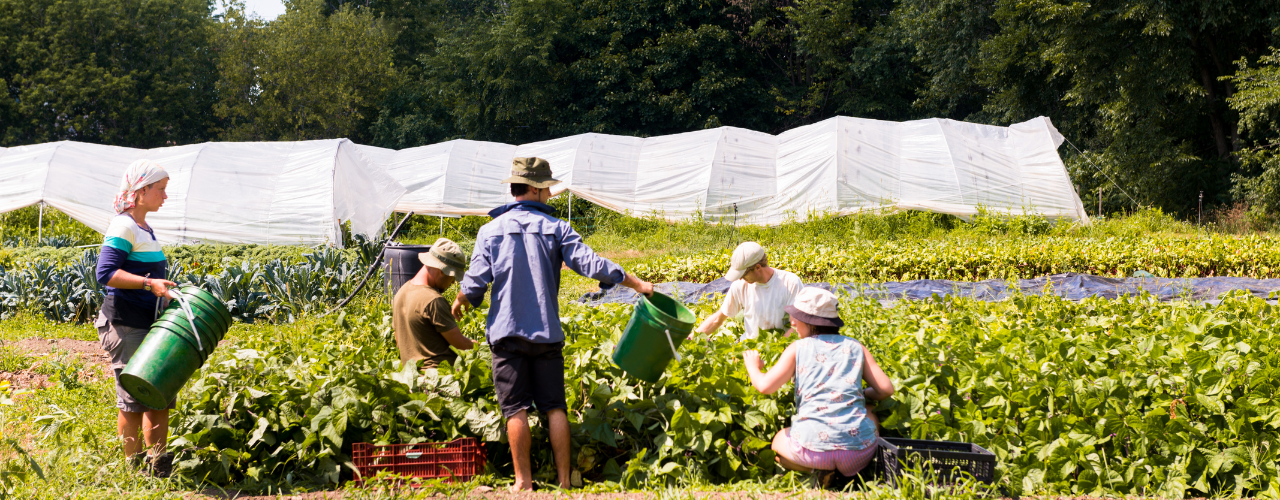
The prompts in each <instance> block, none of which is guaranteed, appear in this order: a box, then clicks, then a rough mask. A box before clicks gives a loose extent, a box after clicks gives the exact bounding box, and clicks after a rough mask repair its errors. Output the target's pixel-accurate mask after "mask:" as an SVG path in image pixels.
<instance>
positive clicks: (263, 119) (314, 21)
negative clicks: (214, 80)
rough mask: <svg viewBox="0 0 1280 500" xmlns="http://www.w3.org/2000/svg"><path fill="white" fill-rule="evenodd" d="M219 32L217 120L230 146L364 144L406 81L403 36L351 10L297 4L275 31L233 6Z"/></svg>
mask: <svg viewBox="0 0 1280 500" xmlns="http://www.w3.org/2000/svg"><path fill="white" fill-rule="evenodd" d="M219 28H220V31H219V33H218V50H219V58H218V69H219V73H220V78H219V80H218V84H217V88H218V95H219V100H218V103H217V104H216V105H215V106H214V112H215V113H216V114H217V116H218V117H219V118H221V119H222V124H221V129H220V135H221V137H222V138H223V139H225V140H237V141H246V140H254V141H263V140H304V139H322V138H334V137H349V138H352V139H355V140H364V139H365V138H366V135H365V132H366V131H367V128H368V122H369V121H370V119H371V118H372V117H373V116H375V115H376V108H375V106H376V105H377V104H378V103H379V102H380V101H381V100H382V98H383V94H384V93H385V92H386V91H387V89H388V88H391V87H392V86H393V85H394V83H395V80H396V78H397V76H398V73H397V71H396V68H395V66H394V63H393V60H394V46H393V41H394V40H395V37H396V33H395V31H393V30H392V29H391V28H390V27H388V26H387V24H386V23H385V22H384V21H383V20H382V19H381V18H379V17H377V16H376V15H375V14H374V13H373V12H371V11H367V10H357V9H355V8H354V7H352V6H351V5H346V6H343V7H340V8H338V9H337V10H335V11H332V12H327V11H326V5H325V4H324V3H323V2H321V1H320V0H291V1H290V2H289V3H288V10H287V12H286V13H285V14H283V15H281V16H280V17H279V18H277V19H275V20H274V21H271V22H269V23H268V22H264V21H262V20H260V19H258V18H250V17H247V16H246V15H245V12H244V9H243V7H242V6H237V5H233V6H231V7H230V8H229V9H228V10H227V14H226V18H225V21H224V22H223V23H222V24H221V25H220V26H219Z"/></svg>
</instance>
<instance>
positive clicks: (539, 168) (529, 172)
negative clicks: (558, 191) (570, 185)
mask: <svg viewBox="0 0 1280 500" xmlns="http://www.w3.org/2000/svg"><path fill="white" fill-rule="evenodd" d="M502 182H503V183H505V184H528V185H530V186H533V187H536V188H539V189H541V188H549V187H551V186H554V185H556V184H559V183H560V181H559V180H557V179H555V178H552V177H551V163H548V162H547V160H544V159H542V158H537V157H529V158H516V159H514V160H511V177H507V178H506V179H503V181H502Z"/></svg>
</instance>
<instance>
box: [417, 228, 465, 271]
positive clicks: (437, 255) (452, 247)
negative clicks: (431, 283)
mask: <svg viewBox="0 0 1280 500" xmlns="http://www.w3.org/2000/svg"><path fill="white" fill-rule="evenodd" d="M418 260H420V261H422V265H424V266H429V267H434V268H436V269H439V270H440V272H442V273H444V274H446V275H448V276H451V277H453V278H459V277H461V276H462V274H463V273H466V272H467V255H466V254H464V253H462V248H460V247H458V244H457V243H454V242H453V240H450V239H449V238H440V239H438V240H436V242H435V243H432V244H431V249H430V250H428V251H426V252H422V253H419V254H418Z"/></svg>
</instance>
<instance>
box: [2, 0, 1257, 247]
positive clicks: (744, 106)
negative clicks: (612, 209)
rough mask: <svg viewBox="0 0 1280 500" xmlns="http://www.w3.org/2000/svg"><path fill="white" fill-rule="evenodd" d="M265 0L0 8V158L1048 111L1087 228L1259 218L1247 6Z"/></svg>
mask: <svg viewBox="0 0 1280 500" xmlns="http://www.w3.org/2000/svg"><path fill="white" fill-rule="evenodd" d="M287 3H288V12H287V13H286V14H284V15H282V16H280V17H279V18H277V19H275V20H273V21H271V22H265V21H262V20H261V19H257V18H247V17H246V16H245V14H244V13H243V10H242V9H241V8H239V7H238V6H237V5H236V4H234V3H233V4H231V5H229V6H228V8H227V9H225V14H220V15H214V14H213V12H214V9H213V7H214V5H213V3H212V2H210V1H208V0H146V1H143V0H79V1H77V0H0V88H3V89H4V92H5V96H4V97H3V98H0V146H14V145H22V144H32V143H39V142H46V141H56V140H64V139H67V140H79V141H87V142H97V143H105V144H115V145H125V146H135V147H154V146H162V145H167V144H184V143H191V142H199V141H207V140H292V139H315V138H329V137H349V138H352V139H354V140H357V141H361V142H364V143H370V144H375V145H379V146H386V147H393V148H405V147H412V146H418V145H423V144H429V143H434V142H439V141H443V140H447V139H450V138H459V137H465V138H471V139H481V140H493V141H503V142H510V143H520V142H527V141H535V140H541V139H547V138H551V137H556V136H562V135H567V134H576V133H582V132H603V133H615V134H634V135H642V136H643V135H656V134H667V133H674V132H684V131H689V130H695V129H701V128H706V127H717V126H722V125H731V126H737V127H745V128H750V129H754V130H761V131H767V132H774V133H776V132H779V131H782V130H785V129H788V128H791V127H795V126H798V125H804V124H807V123H813V122H815V121H819V120H823V119H826V118H829V117H831V116H834V115H837V114H840V115H849V116H858V117H865V118H875V119H884V120H907V119H914V118H924V117H946V118H953V119H958V120H967V121H974V122H981V123H990V124H997V125H1006V124H1010V123H1014V122H1018V121H1022V120H1026V119H1028V118H1032V117H1035V116H1038V115H1046V116H1049V117H1051V118H1052V119H1053V120H1054V122H1055V124H1056V125H1057V126H1058V128H1059V129H1060V130H1061V131H1062V132H1063V133H1064V135H1066V137H1067V138H1068V139H1069V140H1070V141H1071V142H1072V143H1073V144H1074V146H1072V145H1064V146H1063V148H1062V150H1061V153H1062V154H1063V156H1064V157H1065V158H1067V162H1068V165H1069V168H1070V169H1071V172H1072V175H1073V177H1074V178H1075V180H1076V183H1077V186H1078V187H1079V189H1080V191H1081V193H1082V196H1083V197H1084V198H1085V199H1087V200H1089V203H1086V204H1087V205H1089V206H1090V207H1093V206H1095V202H1094V200H1095V197H1096V196H1099V193H1098V189H1099V188H1102V191H1101V196H1102V198H1103V201H1104V202H1105V207H1104V211H1106V212H1112V211H1117V210H1127V209H1133V208H1135V206H1134V205H1135V202H1136V203H1141V204H1144V205H1148V206H1155V207H1159V208H1162V209H1164V210H1165V211H1167V212H1171V213H1175V214H1184V215H1189V214H1192V213H1194V211H1195V210H1196V208H1197V202H1198V195H1199V192H1200V191H1204V194H1205V202H1206V205H1207V206H1210V207H1212V206H1215V205H1224V206H1225V205H1233V204H1237V203H1243V204H1247V205H1248V206H1249V207H1251V209H1252V212H1251V213H1252V219H1253V221H1254V222H1255V223H1263V224H1265V223H1267V222H1268V221H1274V220H1275V217H1276V215H1277V214H1280V155H1278V153H1277V149H1276V146H1277V144H1280V142H1278V140H1280V121H1278V120H1277V118H1278V117H1280V56H1277V52H1276V50H1277V49H1276V48H1277V47H1280V4H1277V3H1275V2H1273V1H1270V0H1213V1H1210V0H1194V1H1184V2H1163V1H1157V0H1126V1H1120V0H1098V1H1092V2H1079V1H1067V0H1042V1H1033V2H1026V1H1015V0H630V1H619V0H585V1H569V0H515V1H503V0H361V1H359V2H354V1H344V0H331V1H327V2H326V1H321V0H288V2H287ZM1076 147H1078V148H1079V152H1077V150H1076ZM1104 172H1105V174H1106V175H1109V176H1111V177H1113V178H1114V179H1115V181H1116V183H1117V184H1118V185H1120V186H1123V188H1124V190H1126V191H1128V192H1129V193H1130V194H1132V195H1133V197H1134V198H1135V200H1130V199H1129V197H1128V196H1126V195H1125V194H1123V193H1122V192H1121V191H1120V190H1119V189H1117V188H1116V186H1115V185H1113V184H1112V183H1111V182H1110V181H1108V180H1107V179H1106V176H1105V175H1103V173H1104Z"/></svg>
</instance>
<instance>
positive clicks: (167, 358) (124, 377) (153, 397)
mask: <svg viewBox="0 0 1280 500" xmlns="http://www.w3.org/2000/svg"><path fill="white" fill-rule="evenodd" d="M178 292H179V293H181V294H182V296H183V297H184V298H185V299H186V300H187V304H188V306H190V307H191V314H192V315H193V316H195V317H194V318H190V319H188V318H187V313H186V311H184V310H183V309H182V307H181V306H180V305H179V303H178V301H177V300H176V299H175V300H172V301H170V302H169V307H167V308H165V310H164V313H163V314H161V315H160V318H159V319H157V320H156V322H155V323H153V324H152V325H151V331H150V332H147V338H146V339H144V340H143V341H142V345H141V346H138V351H137V352H135V353H134V354H133V357H132V358H130V359H129V364H128V365H126V366H125V367H124V371H123V372H121V373H120V385H121V386H123V387H124V390H125V391H126V392H128V393H129V394H130V395H132V396H133V397H134V399H136V400H138V402H140V403H142V404H144V405H146V406H148V407H151V408H155V409H157V410H159V409H163V408H165V407H167V406H169V402H170V401H173V400H174V399H175V398H177V396H178V391H180V390H182V386H184V385H186V384H187V380H188V379H190V378H191V375H192V374H193V373H195V372H196V370H198V369H200V367H201V366H204V362H205V360H206V359H208V358H209V354H211V353H213V349H214V348H215V347H217V346H218V341H220V340H222V336H223V335H226V334H227V329H229V328H230V327H231V311H228V310H227V307H226V306H225V305H223V304H222V302H221V301H219V300H218V299H217V297H214V296H213V295H211V294H210V293H209V292H206V291H204V290H201V289H199V288H197V287H194V286H184V287H181V288H179V289H178ZM192 321H194V322H195V326H196V331H191V323H192Z"/></svg>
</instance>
